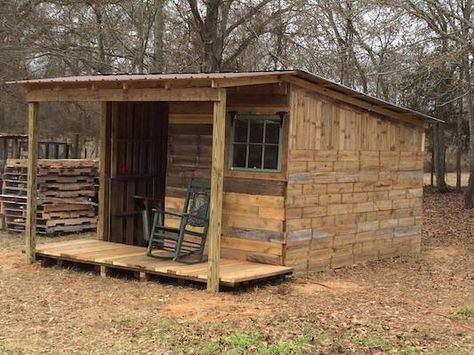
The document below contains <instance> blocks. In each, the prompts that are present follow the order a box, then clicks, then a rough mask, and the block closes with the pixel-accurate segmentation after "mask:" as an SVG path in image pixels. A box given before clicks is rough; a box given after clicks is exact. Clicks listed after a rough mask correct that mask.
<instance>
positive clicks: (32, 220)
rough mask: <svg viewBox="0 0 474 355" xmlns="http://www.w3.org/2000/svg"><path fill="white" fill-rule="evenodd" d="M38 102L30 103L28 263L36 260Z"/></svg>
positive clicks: (27, 220) (26, 232) (27, 204)
mask: <svg viewBox="0 0 474 355" xmlns="http://www.w3.org/2000/svg"><path fill="white" fill-rule="evenodd" d="M38 109H39V104H38V102H28V178H27V185H26V186H27V201H26V226H25V242H26V250H25V251H26V262H27V263H28V264H33V263H34V262H35V260H36V257H35V251H36V209H37V194H38V188H37V181H36V176H37V165H38Z"/></svg>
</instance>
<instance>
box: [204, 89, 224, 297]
mask: <svg viewBox="0 0 474 355" xmlns="http://www.w3.org/2000/svg"><path fill="white" fill-rule="evenodd" d="M226 95H227V93H226V90H225V89H219V99H220V101H217V102H215V103H214V112H213V127H212V170H211V203H210V216H209V236H208V273H207V290H208V291H210V292H218V291H219V263H220V248H221V246H220V245H221V233H222V195H223V188H224V144H225V122H226Z"/></svg>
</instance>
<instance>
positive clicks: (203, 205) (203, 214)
mask: <svg viewBox="0 0 474 355" xmlns="http://www.w3.org/2000/svg"><path fill="white" fill-rule="evenodd" d="M210 199H211V186H210V184H209V181H207V180H198V179H192V180H191V182H190V183H189V187H188V190H187V191H186V199H185V203H184V211H183V213H187V214H189V215H190V217H189V220H188V223H189V224H190V225H191V226H193V227H207V225H208V224H209V209H210V208H209V205H210ZM193 217H199V218H193Z"/></svg>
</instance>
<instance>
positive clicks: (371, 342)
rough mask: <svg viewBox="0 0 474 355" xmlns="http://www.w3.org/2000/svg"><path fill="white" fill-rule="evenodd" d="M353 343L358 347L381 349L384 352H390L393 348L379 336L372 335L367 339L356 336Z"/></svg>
mask: <svg viewBox="0 0 474 355" xmlns="http://www.w3.org/2000/svg"><path fill="white" fill-rule="evenodd" d="M353 342H354V344H356V345H359V346H363V347H368V348H380V349H382V350H389V349H390V348H391V346H390V345H388V344H387V343H386V342H385V340H383V339H382V338H381V337H379V336H377V335H371V336H367V337H364V336H360V335H356V336H355V337H354V338H353Z"/></svg>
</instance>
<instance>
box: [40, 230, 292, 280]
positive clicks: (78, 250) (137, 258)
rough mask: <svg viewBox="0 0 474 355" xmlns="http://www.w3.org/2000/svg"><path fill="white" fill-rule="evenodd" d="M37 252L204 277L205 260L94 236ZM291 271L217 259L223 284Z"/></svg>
mask: <svg viewBox="0 0 474 355" xmlns="http://www.w3.org/2000/svg"><path fill="white" fill-rule="evenodd" d="M37 254H38V255H39V256H41V257H52V258H56V259H63V260H70V261H76V262H79V263H85V264H94V265H101V266H105V267H109V268H114V267H116V268H121V269H128V270H131V271H140V272H145V273H146V272H148V273H151V274H157V275H163V276H168V277H171V278H183V279H188V280H194V281H199V282H204V283H205V282H206V281H207V273H208V264H207V262H203V263H197V264H183V263H178V262H175V261H172V260H170V259H158V258H151V257H148V256H146V248H143V247H138V246H131V245H125V244H121V243H112V242H105V241H101V240H96V239H78V240H71V241H63V242H57V243H52V244H43V245H39V246H38V248H37ZM291 272H292V268H290V267H286V266H276V265H269V264H260V263H255V262H250V261H246V260H237V259H221V262H220V281H221V284H223V285H226V286H237V285H238V284H239V283H242V282H246V281H251V280H261V279H265V278H269V277H273V276H277V275H285V274H290V273H291Z"/></svg>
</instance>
